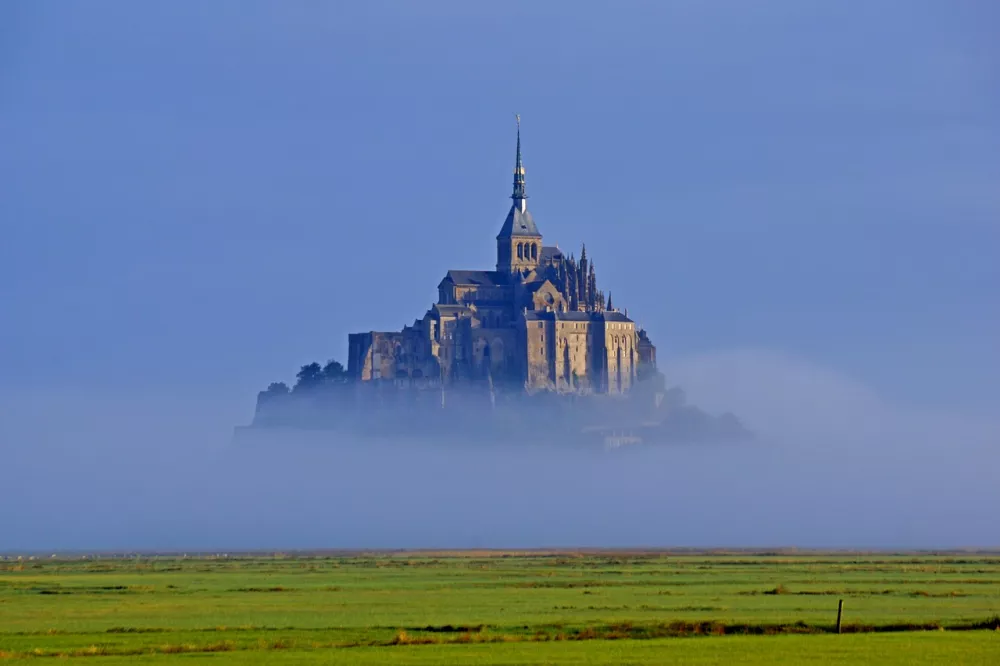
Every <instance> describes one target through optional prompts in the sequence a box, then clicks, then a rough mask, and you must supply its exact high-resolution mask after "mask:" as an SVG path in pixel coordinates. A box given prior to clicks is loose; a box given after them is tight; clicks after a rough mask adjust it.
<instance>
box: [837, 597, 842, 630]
mask: <svg viewBox="0 0 1000 666" xmlns="http://www.w3.org/2000/svg"><path fill="white" fill-rule="evenodd" d="M843 618H844V600H843V599H841V600H840V601H839V602H837V633H838V634H839V633H841V631H840V628H841V624H840V622H841V620H843Z"/></svg>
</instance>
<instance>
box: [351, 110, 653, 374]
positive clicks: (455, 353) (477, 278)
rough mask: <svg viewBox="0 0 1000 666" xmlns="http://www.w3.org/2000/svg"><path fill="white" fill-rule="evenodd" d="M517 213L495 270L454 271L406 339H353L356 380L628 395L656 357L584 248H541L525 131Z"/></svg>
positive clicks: (501, 241)
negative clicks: (531, 205) (606, 290)
mask: <svg viewBox="0 0 1000 666" xmlns="http://www.w3.org/2000/svg"><path fill="white" fill-rule="evenodd" d="M511 199H513V205H512V206H511V207H510V212H508V213H507V219H506V220H504V223H503V226H502V227H501V228H500V233H499V234H497V238H496V241H497V265H496V270H493V271H482V270H451V271H448V274H447V275H445V277H444V279H443V280H441V283H440V284H438V299H437V303H435V304H434V305H432V306H431V308H430V309H429V310H428V311H427V313H426V314H425V315H424V316H423V318H422V319H418V320H416V321H415V322H413V325H412V326H407V327H405V328H403V330H402V331H399V332H390V333H382V332H375V331H371V332H367V333H353V334H351V335H350V336H349V352H348V354H349V356H348V374H349V375H350V376H351V377H353V378H354V379H355V380H356V381H361V382H369V381H371V382H374V381H377V380H384V381H387V382H393V383H395V384H397V385H400V386H413V387H418V388H419V387H426V388H430V387H435V386H440V385H442V383H443V384H444V385H448V384H453V383H456V382H462V381H477V380H479V381H490V382H496V383H498V384H501V383H508V384H513V385H519V386H520V385H523V388H524V390H525V391H527V392H528V393H534V392H536V391H544V390H551V391H558V392H564V393H606V394H617V393H627V392H628V391H629V389H630V388H631V387H632V385H633V383H634V382H635V381H636V377H637V376H638V375H639V374H641V373H642V371H643V370H644V368H646V367H648V368H652V367H655V364H656V348H655V347H654V346H653V344H652V343H651V342H650V340H649V338H648V337H647V336H646V333H645V331H642V330H637V329H636V326H635V323H634V322H633V321H632V320H631V319H629V318H628V316H626V314H623V313H622V312H620V311H619V310H618V309H616V308H614V307H613V306H612V303H611V297H610V296H608V298H607V300H605V297H604V294H603V292H601V290H600V289H598V286H597V276H596V273H595V271H594V264H593V263H592V262H591V261H590V260H588V259H587V250H586V247H584V249H583V251H582V252H581V253H580V258H579V260H577V259H576V258H574V257H573V256H572V255H571V256H569V257H567V256H566V255H564V254H563V252H562V251H561V250H560V249H559V247H558V246H556V245H544V244H543V243H542V234H541V232H540V231H539V229H538V227H537V226H536V225H535V220H534V219H533V218H532V216H531V213H530V212H529V211H528V197H527V194H526V193H525V187H524V167H523V166H522V164H521V130H520V123H519V124H518V132H517V158H516V161H515V163H514V192H513V194H511Z"/></svg>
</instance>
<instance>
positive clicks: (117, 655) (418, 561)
mask: <svg viewBox="0 0 1000 666" xmlns="http://www.w3.org/2000/svg"><path fill="white" fill-rule="evenodd" d="M839 599H844V603H845V612H844V631H845V633H844V635H836V634H835V633H833V630H834V624H835V621H836V612H837V601H838V600H839ZM997 616H1000V556H987V555H981V554H969V555H950V556H945V555H940V556H930V555H886V554H867V555H847V554H803V555H794V554H774V555H751V554H748V553H730V554H720V553H713V554H675V553H641V552H636V553H624V552H593V553H539V552H528V553H513V552H512V553H496V552H485V553H428V552H423V553H394V554H389V553H381V554H368V555H352V556H344V557H298V558H292V557H269V558H263V557H229V558H226V557H217V558H210V559H194V558H190V559H189V558H167V557H155V558H154V557H142V558H136V559H108V558H105V559H62V560H60V559H51V560H50V559H46V560H26V561H5V562H0V658H4V659H35V658H37V657H44V656H52V657H62V658H66V659H70V660H74V659H75V660H81V659H84V658H86V660H89V661H93V662H95V663H99V664H117V663H126V662H128V663H135V662H136V661H149V662H151V663H159V662H164V661H167V660H180V661H183V662H184V663H200V662H202V661H204V662H207V663H213V664H223V663H232V664H237V663H240V664H242V663H261V664H263V663H289V664H292V663H313V662H315V663H318V662H323V663H329V662H343V663H360V664H366V663H387V662H392V663H402V664H411V663H412V664H438V663H448V662H451V663H476V664H479V663H482V664H487V663H494V664H531V663H552V664H579V663H584V664H618V663H635V664H653V663H657V664H663V663H678V664H680V663H684V664H710V663H733V662H739V663H760V664H774V663H787V664H800V663H844V664H847V663H850V664H859V663H870V664H875V663H878V664H893V663H899V664H932V663H948V664H997V663H1000V631H997V630H995V627H996V623H997V620H996V618H997ZM89 661H88V663H89Z"/></svg>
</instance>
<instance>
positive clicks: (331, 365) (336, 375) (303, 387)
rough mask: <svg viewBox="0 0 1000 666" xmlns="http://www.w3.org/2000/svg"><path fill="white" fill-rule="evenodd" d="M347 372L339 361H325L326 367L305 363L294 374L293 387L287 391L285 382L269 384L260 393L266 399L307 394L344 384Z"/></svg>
mask: <svg viewBox="0 0 1000 666" xmlns="http://www.w3.org/2000/svg"><path fill="white" fill-rule="evenodd" d="M347 382H348V376H347V370H346V369H345V368H344V366H343V365H342V364H341V363H340V362H339V361H333V360H330V361H327V363H326V365H320V364H319V363H316V362H313V363H307V364H306V365H303V366H302V367H301V368H299V371H298V372H297V373H296V374H295V385H294V386H293V387H292V388H291V389H289V388H288V384H286V383H285V382H271V384H270V385H268V387H267V390H266V391H263V392H262V393H263V394H264V395H265V396H266V397H273V396H281V395H288V394H290V393H307V392H309V391H312V390H315V389H318V388H321V387H324V386H335V385H339V384H346V383H347Z"/></svg>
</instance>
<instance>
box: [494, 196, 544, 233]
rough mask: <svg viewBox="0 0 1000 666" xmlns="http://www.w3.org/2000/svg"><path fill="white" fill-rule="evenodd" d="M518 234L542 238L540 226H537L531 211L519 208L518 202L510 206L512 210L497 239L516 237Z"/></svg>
mask: <svg viewBox="0 0 1000 666" xmlns="http://www.w3.org/2000/svg"><path fill="white" fill-rule="evenodd" d="M516 236H526V237H530V238H541V237H542V235H541V234H540V233H538V227H536V226H535V220H534V218H532V217H531V213H529V212H528V211H527V210H525V211H522V210H521V209H520V208H518V206H517V204H514V205H513V206H511V207H510V212H509V213H507V219H506V220H504V222H503V226H502V227H500V233H499V234H497V240H500V239H503V238H514V237H516Z"/></svg>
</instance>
